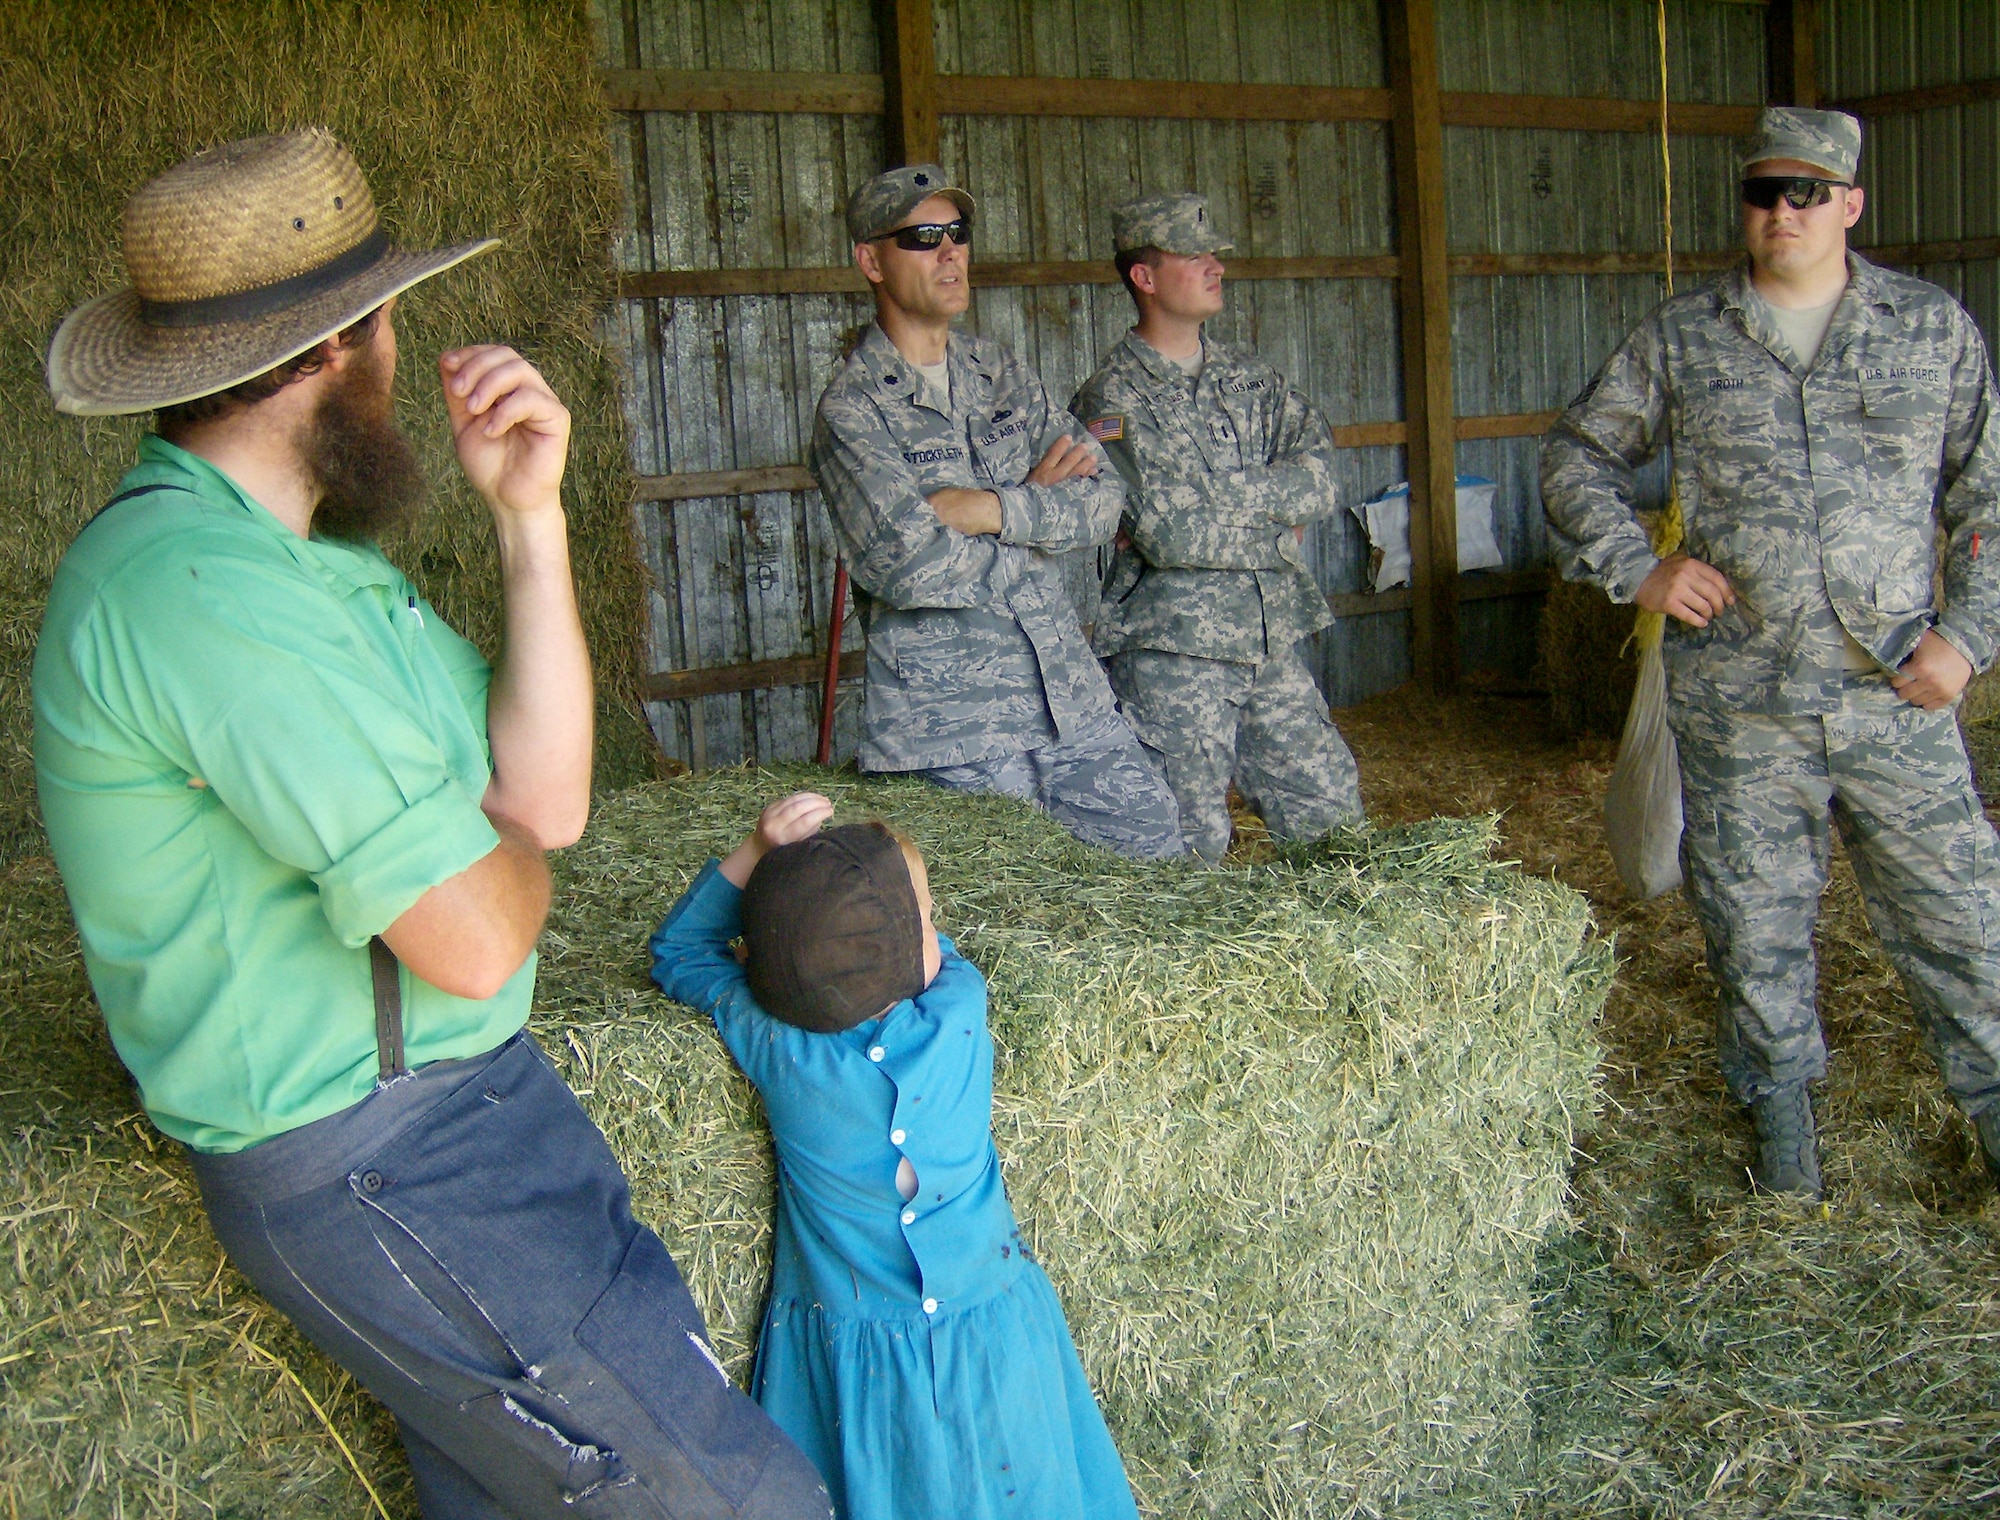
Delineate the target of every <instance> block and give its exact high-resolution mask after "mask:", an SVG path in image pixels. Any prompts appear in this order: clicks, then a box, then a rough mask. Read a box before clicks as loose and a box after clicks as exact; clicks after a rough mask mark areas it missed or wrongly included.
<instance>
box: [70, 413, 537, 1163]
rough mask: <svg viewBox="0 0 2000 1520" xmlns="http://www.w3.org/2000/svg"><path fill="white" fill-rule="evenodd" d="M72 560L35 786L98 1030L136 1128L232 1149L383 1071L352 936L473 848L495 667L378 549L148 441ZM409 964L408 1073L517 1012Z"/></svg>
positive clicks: (471, 854) (406, 902) (341, 1100)
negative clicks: (137, 1107)
mask: <svg viewBox="0 0 2000 1520" xmlns="http://www.w3.org/2000/svg"><path fill="white" fill-rule="evenodd" d="M148 486H153V487H159V486H164V487H167V488H168V489H164V490H153V491H149V492H148V493H147V494H145V495H143V496H138V497H136V498H134V499H132V500H129V501H124V502H120V503H118V504H117V505H114V506H112V507H111V508H110V509H109V510H107V511H106V512H104V513H103V514H102V515H101V516H99V517H98V519H97V520H96V521H95V522H93V523H92V524H91V525H90V526H89V527H87V528H86V529H85V530H84V531H83V532H82V533H81V534H80V535H79V536H78V537H77V540H76V542H75V543H74V544H72V545H71V546H70V550H69V553H68V554H67V555H65V556H64V558H63V562H62V565H61V567H60V568H59V569H58V570H57V572H56V577H55V582H54V584H53V586H52V587H51V588H50V592H49V604H48V612H47V615H46V617H45V619H44V621H43V624H42V636H41V642H40V645H39V647H38V648H37V649H36V651H35V667H34V704H35V773H36V779H37V781H38V783H39V785H40V789H41V803H42V815H43V819H44V822H45V823H46V825H47V828H48V834H49V842H50V845H51V846H52V848H53V850H54V852H55V859H56V865H57V867H58V868H59V869H60V870H61V872H62V878H63V884H64V886H65V887H66V888H67V889H68V892H69V898H70V904H71V907H72V908H73V909H74V911H75V914H76V921H77V927H78V929H79V931H80V932H81V935H82V940H83V953H84V963H85V966H86V967H87V969H88V971H89V974H90V980H91V985H92V987H93V988H94V989H95V990H96V993H97V1000H98V1003H99V1005H100V1006H101V1007H102V1008H103V1010H104V1017H105V1022H106V1024H107V1025H108V1027H109V1029H110V1033H111V1041H112V1044H113V1045H114V1046H116V1048H117V1050H118V1054H119V1056H120V1058H121V1059H122V1060H123V1061H124V1062H125V1064H126V1066H127V1067H129V1068H130V1069H131V1071H132V1074H133V1076H134V1077H135V1078H136V1079H137V1081H138V1084H139V1095H140V1099H141V1101H142V1102H143V1103H144V1104H145V1107H146V1111H147V1113H149V1114H150V1115H151V1116H152V1118H153V1121H154V1123H156V1124H158V1125H159V1127H160V1128H161V1129H162V1130H164V1131H165V1132H166V1133H167V1134H169V1135H172V1136H173V1137H174V1138H176V1139H178V1140H182V1141H184V1142H186V1143H187V1144H188V1145H191V1146H193V1147H194V1148H195V1149H197V1150H203V1151H235V1150H241V1149H243V1148H244V1147H246V1146H250V1145H254V1144H255V1143H256V1142H257V1141H259V1140H262V1139H267V1138H269V1137H270V1136H272V1135H276V1134H280V1133H283V1132H284V1131H286V1130H288V1129H293V1128H296V1127H297V1126H299V1125H301V1124H306V1123H309V1122H311V1121H312V1120H314V1119H319V1118H323V1117H325V1116H326V1115H328V1114H331V1113H335V1112H338V1111H339V1110H341V1109H343V1108H346V1107H348V1106H350V1105H351V1104H353V1103H355V1102H357V1101H359V1100H360V1099H361V1098H363V1097H365V1096H366V1095H367V1093H368V1091H369V1090H370V1088H371V1087H372V1086H373V1085H374V1083H375V1079H376V1067H377V1062H376V1053H375V1032H374V1028H375V1025H374V1000H373V995H372V990H371V984H370V979H369V961H368V948H367V947H368V941H369V939H370V937H371V936H373V935H375V934H377V933H379V932H380V931H381V930H383V929H384V928H386V927H387V926H388V925H389V924H391V923H392V922H394V921H395V919H397V918H398V917H399V916H400V915H401V914H402V913H403V912H404V910H405V909H407V908H409V907H410V906H411V905H412V904H413V903H415V902H416V900H417V899H418V898H419V897H421V896H422V895H423V894H424V893H425V892H426V891H427V890H429V889H430V888H431V887H433V886H435V885H437V884H438V883H439V882H442V881H444V880H446V879H447V878H448V877H451V876H454V875H456V874H457V873H458V872H460V871H462V870H464V869H465V868H466V867H467V866H469V865H471V864H472V863H473V862H474V861H476V860H478V859H480V858H481V857H482V856H484V855H486V854H488V853H489V852H490V851H491V850H492V849H493V848H494V847H495V846H496V845H497V844H498V843H499V836H498V835H497V834H496V833H495V832H494V830H493V827H492V825H491V824H490V823H488V822H487V820H486V817H485V815H484V814H483V813H482V812H481V811H480V808H479V802H480V798H481V796H482V795H483V794H484V792H485V789H486V784H487V781H488V779H489V777H490V774H491V757H490V754H489V752H488V750H487V746H486V690H487V683H488V681H489V679H490V675H491V673H490V671H489V669H488V667H487V665H486V662H485V660H483V659H482V658H481V657H480V655H479V652H478V651H477V650H476V649H474V648H473V647H472V646H471V645H470V644H468V643H467V642H466V641H465V640H464V639H462V638H460V637H459V636H458V635H457V634H456V633H454V632H452V630H451V629H449V628H447V627H446V626H445V624H444V622H443V620H442V619H440V618H439V617H437V615H436V614H435V613H433V612H432V611H431V609H430V607H429V606H428V605H426V604H425V602H424V600H423V598H422V597H420V596H418V595H417V593H416V589H415V588H414V587H413V586H412V585H411V584H410V583H409V581H407V580H406V579H404V577H403V576H402V574H401V573H400V572H398V571H397V570H396V569H395V567H394V566H392V565H391V564H390V563H389V562H388V561H387V560H385V559H384V558H383V557H382V556H381V555H380V554H379V553H377V552H376V551H375V550H374V549H372V548H360V547H355V546H352V545H348V544H341V543H335V542H331V541H328V540H322V539H302V538H300V537H299V536H298V535H297V534H295V533H293V532H291V531H290V530H289V529H288V528H286V527H285V526H284V525H283V524H282V523H280V522H279V521H278V520H277V519H276V518H275V517H273V516H272V515H271V514H270V513H269V512H267V511H266V510H265V509H264V508H263V507H261V506H259V505H258V504H257V503H256V502H255V501H253V500H251V499H250V497H248V496H247V495H245V494H244V493H243V491H242V490H240V489H239V488H238V487H237V486H236V484H235V483H234V482H233V481H231V480H230V479H229V477H228V476H226V475H224V474H223V473H222V472H221V471H219V470H217V469H215V468H214V467H213V466H211V465H209V464H208V463H207V462H205V461H204V460H202V459H199V458H197V457H195V456H194V455H192V454H188V453H186V452H184V451H183V450H181V449H177V448H175V447H173V446H172V445H171V444H168V443H166V442H163V441H162V440H160V439H158V438H148V439H146V440H145V442H144V443H143V444H141V446H140V450H139V464H138V466H137V467H136V468H135V469H134V470H133V471H132V472H131V473H130V474H129V475H127V476H126V477H125V480H124V483H123V485H122V486H121V488H120V494H121V495H122V494H124V493H125V492H130V491H135V490H138V489H140V488H144V487H148ZM534 966H535V963H534V960H533V958H532V957H530V959H529V961H528V963H527V964H526V965H524V966H523V967H522V968H521V970H520V971H519V972H517V973H516V974H515V976H514V977H513V978H512V979H511V980H510V981H509V982H508V983H507V985H506V986H505V987H504V988H502V989H501V990H500V991H499V992H498V993H497V994H495V995H494V996H493V997H491V998H488V999H486V1000H485V1001H484V1002H475V1001H471V1000H468V999H464V998H455V997H451V996H448V995H447V994H445V993H443V992H440V991H438V990H437V989H436V988H435V987H432V986H430V985H429V984H427V983H425V982H423V981H420V980H419V979H417V978H416V977H413V976H411V975H410V974H409V973H408V972H407V971H405V972H404V973H403V1007H404V1024H405V1030H406V1036H405V1038H406V1049H407V1056H408V1061H409V1064H410V1065H412V1066H420V1065H423V1064H424V1063H426V1062H429V1061H437V1060H444V1059H449V1058H453V1057H459V1056H469V1055H474V1054H477V1053H479V1052H480V1051H484V1050H488V1049H491V1048H492V1047H493V1046H495V1045H497V1044H499V1043H501V1042H502V1041H504V1040H506V1039H507V1038H508V1037H509V1036H510V1035H512V1034H513V1033H514V1032H515V1031H516V1030H518V1029H519V1028H520V1027H521V1025H522V1024H523V1023H524V1022H526V1019H527V1014H528V1003H529V998H530V996H531V994H532V992H533V988H534V975H535V972H534Z"/></svg>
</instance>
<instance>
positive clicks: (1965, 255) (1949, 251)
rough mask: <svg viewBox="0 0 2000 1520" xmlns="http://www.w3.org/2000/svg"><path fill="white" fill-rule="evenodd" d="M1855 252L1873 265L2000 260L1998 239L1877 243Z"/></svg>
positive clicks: (1907, 266)
mask: <svg viewBox="0 0 2000 1520" xmlns="http://www.w3.org/2000/svg"><path fill="white" fill-rule="evenodd" d="M1855 252H1856V253H1858V254H1860V255H1861V256H1862V257H1863V258H1865V259H1867V260H1869V261H1870V262H1871V263H1876V264H1899V265H1901V266H1903V267H1904V268H1906V269H1907V268H1909V267H1911V266H1912V265H1916V264H1963V263H1966V262H1968V261H1970V260H1973V259H2000V237H1988V238H1954V239H1952V240H1950V241H1948V242H1941V243H1879V244H1877V245H1876V246H1875V247H1873V248H1857V249H1855Z"/></svg>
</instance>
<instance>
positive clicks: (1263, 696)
mask: <svg viewBox="0 0 2000 1520" xmlns="http://www.w3.org/2000/svg"><path fill="white" fill-rule="evenodd" d="M1111 689H1112V690H1113V691H1114V692H1116V693H1117V694H1118V700H1119V702H1120V703H1121V704H1122V705H1123V706H1124V708H1125V715H1126V716H1127V717H1128V718H1130V719H1131V720H1132V727H1133V729H1134V731H1136V732H1137V734H1138V735H1139V741H1140V742H1141V743H1142V744H1144V745H1145V746H1146V747H1147V748H1148V749H1150V750H1152V751H1154V752H1155V753H1156V754H1158V755H1159V757H1160V760H1161V762H1162V764H1164V765H1165V767H1166V772H1167V783H1168V785H1170V786H1171V787H1172V788H1173V789H1174V796H1175V798H1176V799H1177V800H1178V801H1179V802H1180V808H1181V830H1182V832H1183V833H1185V834H1186V835H1187V838H1188V846H1189V848H1191V849H1192V850H1193V851H1194V852H1195V853H1196V854H1197V855H1199V856H1200V857H1201V858H1202V859H1203V860H1206V861H1210V862H1214V861H1218V860H1220V859H1222V856H1223V852H1224V851H1226V850H1227V849H1228V848H1229V783H1230V781H1231V779H1232V778H1233V779H1234V780H1235V782H1236V785H1237V789H1238V790H1240V791H1241V792H1242V793H1243V795H1244V797H1245V798H1246V799H1248V800H1249V801H1250V802H1251V803H1252V804H1254V805H1255V806H1256V807H1257V809H1258V810H1259V811H1260V812H1261V813H1262V814H1263V817H1264V822H1265V824H1266V825H1267V826H1268V827H1269V828H1270V830H1271V835H1272V837H1273V838H1275V839H1279V840H1293V839H1309V838H1311V837H1312V836H1313V835H1315V834H1323V833H1325V832H1326V831H1327V830H1328V829H1330V828H1333V827H1335V826H1336V825H1339V824H1347V823H1356V822H1359V821H1360V818H1361V781H1360V777H1359V776H1358V775H1357V774H1356V773H1355V769H1354V756H1353V755H1351V754H1349V753H1348V750H1347V745H1346V743H1345V741H1343V740H1342V739H1341V737H1340V730H1339V729H1337V728H1335V727H1334V726H1333V719H1332V717H1331V716H1329V715H1328V713H1327V710H1326V699H1325V698H1324V697H1322V696H1321V695H1320V693H1319V687H1318V686H1316V685H1314V684H1313V678H1312V676H1311V674H1310V673H1309V672H1308V671H1307V670H1306V667H1305V662H1304V661H1303V660H1301V659H1300V658H1299V652H1298V650H1297V648H1296V647H1293V648H1291V649H1287V650H1286V651H1285V652H1284V653H1282V654H1276V655H1272V656H1270V657H1269V658H1268V659H1265V660H1261V661H1259V662H1258V663H1256V664H1254V665H1253V664H1248V663H1239V662H1237V661H1234V660H1204V659H1201V658H1199V657H1197V656H1195V655H1188V654H1167V653H1165V652H1163V651H1161V650H1157V649H1128V650H1126V651H1124V652H1123V653H1121V654H1116V655H1113V656H1112V657H1111Z"/></svg>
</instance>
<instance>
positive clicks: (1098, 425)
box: [1084, 417, 1125, 443]
mask: <svg viewBox="0 0 2000 1520" xmlns="http://www.w3.org/2000/svg"><path fill="white" fill-rule="evenodd" d="M1084 431H1085V432H1086V433H1088V434H1090V436H1091V437H1093V438H1095V439H1096V440H1097V441H1098V442H1099V443H1116V442H1118V440H1119V439H1121V438H1123V437H1124V436H1125V419H1124V418H1123V417H1099V418H1098V419H1097V420H1096V421H1095V422H1093V423H1090V424H1089V425H1088V426H1086V427H1085V428H1084Z"/></svg>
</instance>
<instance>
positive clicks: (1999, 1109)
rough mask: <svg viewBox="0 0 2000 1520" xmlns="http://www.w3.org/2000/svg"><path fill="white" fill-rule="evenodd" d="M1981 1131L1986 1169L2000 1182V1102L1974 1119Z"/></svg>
mask: <svg viewBox="0 0 2000 1520" xmlns="http://www.w3.org/2000/svg"><path fill="white" fill-rule="evenodd" d="M1972 1127H1973V1128H1974V1129H1976V1130H1978V1131H1979V1150H1980V1153H1981V1154H1982V1155H1984V1156H1985V1157H1986V1170H1987V1171H1989V1172H1991V1173H1992V1174H1993V1180H1994V1181H1995V1182H2000V1103H1995V1104H1991V1105H1989V1106H1988V1107H1987V1108H1986V1109H1985V1111H1984V1112H1982V1113H1981V1114H1979V1116H1978V1117H1977V1118H1975V1119H1974V1120H1973V1121H1972Z"/></svg>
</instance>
